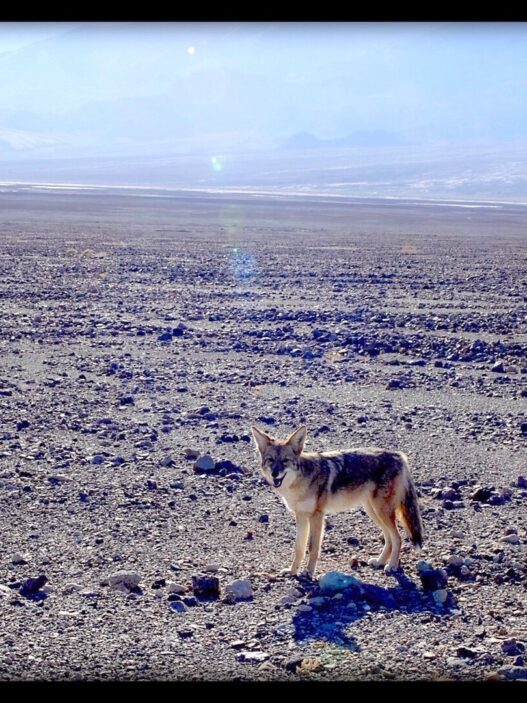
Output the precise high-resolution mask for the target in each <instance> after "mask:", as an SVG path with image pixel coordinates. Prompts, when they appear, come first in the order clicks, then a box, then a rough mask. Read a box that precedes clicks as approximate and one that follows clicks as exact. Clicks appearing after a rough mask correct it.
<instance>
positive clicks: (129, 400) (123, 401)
mask: <svg viewBox="0 0 527 703" xmlns="http://www.w3.org/2000/svg"><path fill="white" fill-rule="evenodd" d="M119 405H135V398H134V396H133V395H123V396H121V397H120V398H119Z"/></svg>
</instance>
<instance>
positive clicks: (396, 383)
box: [386, 378, 404, 391]
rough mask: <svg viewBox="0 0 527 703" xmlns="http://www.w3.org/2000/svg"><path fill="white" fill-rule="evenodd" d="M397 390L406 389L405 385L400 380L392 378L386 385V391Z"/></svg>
mask: <svg viewBox="0 0 527 703" xmlns="http://www.w3.org/2000/svg"><path fill="white" fill-rule="evenodd" d="M396 388H404V386H403V383H402V381H401V380H400V379H398V378H391V379H390V380H389V381H388V384H387V385H386V390H387V391H390V390H395V389H396Z"/></svg>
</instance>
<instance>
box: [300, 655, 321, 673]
mask: <svg viewBox="0 0 527 703" xmlns="http://www.w3.org/2000/svg"><path fill="white" fill-rule="evenodd" d="M323 669H324V664H323V663H322V662H321V661H320V659H315V658H314V657H306V658H304V659H302V663H301V664H300V667H299V670H300V671H301V672H303V673H306V674H310V673H317V672H318V671H323Z"/></svg>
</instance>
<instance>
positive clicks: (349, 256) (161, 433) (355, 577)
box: [0, 185, 527, 682]
mask: <svg viewBox="0 0 527 703" xmlns="http://www.w3.org/2000/svg"><path fill="white" fill-rule="evenodd" d="M0 242H1V246H0V270H1V278H0V360H1V361H0V420H1V422H0V526H1V535H2V536H1V540H0V612H1V628H0V680H2V681H17V682H18V681H70V680H77V681H79V680H80V681H129V680H132V681H143V680H151V681H154V680H155V681H197V680H203V681H252V680H258V681H301V680H302V681H306V680H309V681H388V680H390V681H437V680H439V681H490V680H497V681H520V680H525V679H527V651H526V648H527V599H526V586H527V531H526V527H527V525H526V519H525V516H526V508H527V453H526V448H527V207H526V206H523V205H521V204H506V203H501V204H496V203H495V204H486V205H485V204H479V205H474V204H470V203H452V202H451V203H446V202H443V203H439V202H436V203H434V202H425V201H421V202H420V201H416V200H413V201H412V200H396V199H392V200H380V199H379V200H375V199H367V198H362V199H356V200H353V199H346V198H330V197H304V198H301V197H294V196H289V197H270V196H264V195H260V196H257V195H255V194H248V193H247V194H244V193H239V194H236V193H231V194H214V193H197V192H176V191H174V192H169V191H162V190H161V189H157V190H156V189H150V190H148V189H142V190H141V189H137V188H136V189H133V188H130V189H116V188H113V189H111V188H107V189H105V188H102V187H101V188H95V189H84V190H82V189H69V190H68V189H66V188H60V187H57V188H54V189H44V188H35V187H31V186H24V185H19V186H14V185H13V186H8V187H3V188H2V192H1V193H0ZM300 424H306V425H307V427H308V438H307V443H306V450H309V451H317V450H320V451H321V450H330V449H343V448H349V447H359V446H379V447H386V448H392V449H400V450H403V451H404V452H405V453H406V454H407V455H408V457H409V459H410V463H411V467H412V472H413V476H414V479H415V483H416V486H417V489H418V493H419V501H420V505H421V510H422V516H423V522H424V526H425V541H424V545H423V549H422V550H421V551H417V550H415V549H414V548H413V547H412V546H411V543H410V541H409V539H408V536H407V535H406V534H404V536H403V546H402V552H401V560H402V562H401V564H402V569H401V570H400V571H399V572H398V573H396V574H395V575H387V574H385V573H384V572H383V571H382V570H376V569H374V568H373V567H372V566H370V565H369V564H368V560H369V559H371V557H375V556H377V555H378V553H379V551H380V550H381V547H382V535H381V533H380V530H379V529H378V527H377V526H376V525H374V524H373V523H372V522H371V521H370V519H369V518H368V516H367V515H366V514H365V513H364V512H363V511H362V510H360V509H359V510H356V511H354V512H347V513H339V514H336V515H331V516H328V518H327V521H326V533H325V537H324V541H323V544H322V553H321V557H320V560H319V563H318V568H317V573H316V577H315V579H314V580H309V579H308V578H307V577H306V576H303V575H301V576H299V577H298V578H293V577H291V576H286V575H283V574H281V570H282V569H284V568H286V567H287V566H289V564H290V561H291V558H292V554H293V547H294V539H295V524H294V518H293V515H292V514H290V513H289V512H288V511H287V509H286V507H285V505H284V504H283V503H282V501H281V500H280V498H279V497H278V496H277V494H276V493H275V492H274V490H273V489H272V488H271V487H270V486H269V485H268V484H266V483H265V481H264V479H263V476H262V474H261V473H260V469H259V462H258V458H257V454H256V449H255V446H254V442H253V440H252V437H251V431H250V428H251V425H256V426H257V427H259V428H261V429H263V430H265V431H266V432H269V433H270V434H272V435H274V436H278V437H285V436H286V435H287V434H288V433H290V432H291V431H292V430H294V429H295V428H296V427H298V426H299V425H300ZM401 531H402V528H401Z"/></svg>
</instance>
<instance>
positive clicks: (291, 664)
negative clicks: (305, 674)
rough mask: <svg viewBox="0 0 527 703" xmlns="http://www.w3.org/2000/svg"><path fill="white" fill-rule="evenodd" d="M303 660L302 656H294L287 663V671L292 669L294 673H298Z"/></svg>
mask: <svg viewBox="0 0 527 703" xmlns="http://www.w3.org/2000/svg"><path fill="white" fill-rule="evenodd" d="M302 661H303V659H302V657H293V659H289V660H288V661H286V663H285V669H286V671H291V672H292V673H293V674H294V673H296V671H297V669H299V668H300V666H301V665H302Z"/></svg>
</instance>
